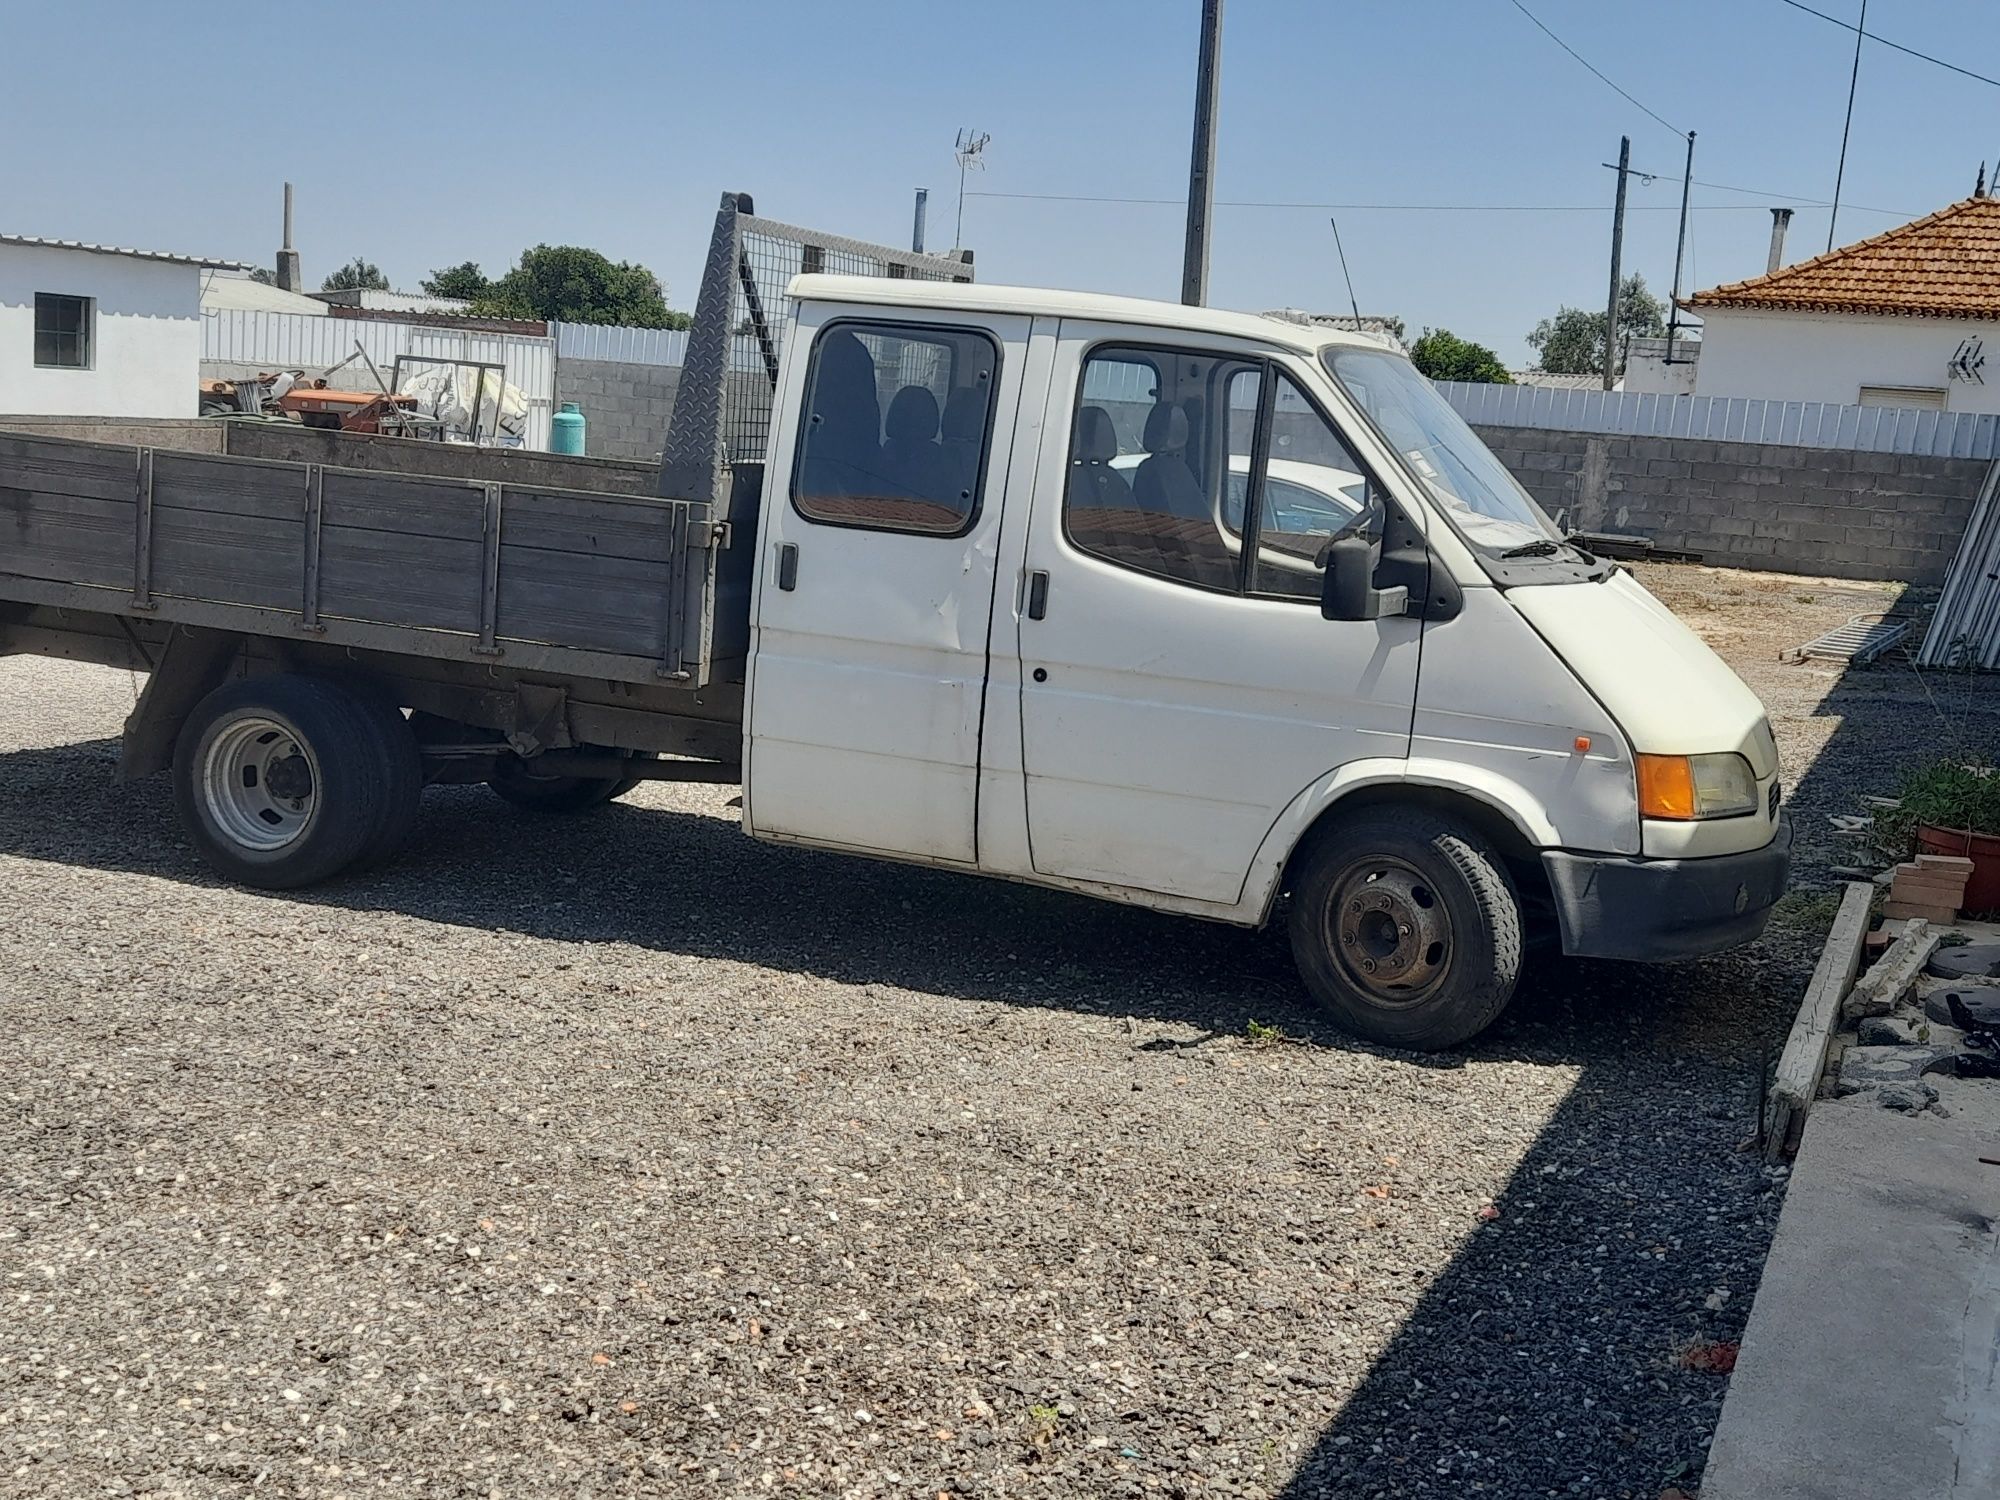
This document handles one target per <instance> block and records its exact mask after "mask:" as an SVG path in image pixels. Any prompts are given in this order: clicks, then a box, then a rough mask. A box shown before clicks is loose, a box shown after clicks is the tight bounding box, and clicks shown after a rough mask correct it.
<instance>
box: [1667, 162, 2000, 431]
mask: <svg viewBox="0 0 2000 1500" xmlns="http://www.w3.org/2000/svg"><path fill="white" fill-rule="evenodd" d="M1681 305H1682V306H1683V307H1686V308H1689V309H1691V310H1693V311H1695V312H1698V313H1700V314H1701V317H1702V338H1701V361H1700V364H1699V365H1698V366H1697V367H1696V369H1695V393H1696V394H1697V395H1702V396H1747V397H1762V398H1764V399H1766V400H1778V401H1828V402H1835V403H1838V404H1841V405H1848V406H1853V405H1860V406H1913V407H1929V408H1933V409H1935V410H1938V411H1955V412H2000V198H1989V197H1984V196H1978V197H1972V198H1966V199H1964V200H1962V201H1961V202H1958V203H1954V204H1952V205H1951V206H1950V207H1948V208H1942V209H1939V210H1938V211H1937V212H1936V213H1934V214H1931V215H1929V216H1928V217H1926V218H1922V219H1918V220H1916V221H1915V222H1913V223H1909V224H1905V225H1903V226H1902V227H1901V228H1898V229H1892V230H1890V231H1889V232H1888V233H1886V234H1878V235H1876V236H1875V237H1874V238H1873V239H1867V240H1862V241H1860V242H1859V243H1857V244H1853V245H1846V246H1843V247H1842V248H1840V249H1838V250H1834V251H1831V252H1829V253H1828V254H1826V255H1821V256H1816V257H1814V258H1813V259H1812V260H1804V261H1800V262H1798V263H1797V264H1795V265H1789V266H1781V267H1779V268H1778V269H1777V270H1774V271H1771V272H1769V273H1768V274H1766V275H1763V276H1759V277H1756V278H1754V279H1753V280H1750V281H1736V282H1731V283H1729V284H1728V285H1726V286H1718V287H1714V288H1712V289H1710V290H1709V291H1705V292H1697V293H1695V294H1694V295H1693V296H1692V297H1689V298H1687V299H1686V300H1685V301H1684V302H1683V303H1682V304H1681ZM1989 353H1990V355H1991V356H1992V357H1991V359H1990V360H1989V359H1988V355H1989Z"/></svg>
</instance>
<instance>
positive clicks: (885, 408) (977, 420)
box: [792, 323, 1000, 536]
mask: <svg viewBox="0 0 2000 1500" xmlns="http://www.w3.org/2000/svg"><path fill="white" fill-rule="evenodd" d="M999 364H1000V350H999V347H998V346H997V345H996V344H995V343H994V341H993V339H992V338H991V337H990V336H989V335H987V334H984V333H975V332H969V331H966V330H961V329H955V328H936V327H932V326H929V325H924V324H889V323H835V324H833V325H831V326H830V327H828V328H827V329H826V330H825V331H824V332H822V333H821V334H820V336H819V342H818V343H817V344H816V345H815V346H814V348H813V362H812V372H811V374H810V375H809V376H808V378H807V383H806V398H805V413H804V422H803V424H802V430H801V433H800V437H799V458H798V469H797V472H796V477H795V478H794V481H793V484H792V502H793V504H794V505H796V506H797V507H798V511H799V514H801V515H803V516H804V517H806V519H808V520H811V521H821V522H827V523H831V524H833V525H837V526H865V527H871V528H874V529H876V530H881V531H918V532H929V533H933V534H936V535H943V536H955V535H957V534H958V533H960V532H963V531H964V530H965V529H966V528H967V527H968V526H970V525H971V524H972V520H973V517H974V516H976V515H977V514H978V513H979V488H980V481H981V472H982V470H983V469H984V467H985V462H986V439H987V432H988V429H989V427H990V425H991V423H990V418H991V414H992V410H993V382H994V377H995V374H996V373H997V371H998V368H999Z"/></svg>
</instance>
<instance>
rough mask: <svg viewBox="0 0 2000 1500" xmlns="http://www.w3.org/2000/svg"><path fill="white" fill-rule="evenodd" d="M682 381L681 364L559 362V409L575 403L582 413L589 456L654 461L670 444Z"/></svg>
mask: <svg viewBox="0 0 2000 1500" xmlns="http://www.w3.org/2000/svg"><path fill="white" fill-rule="evenodd" d="M680 382H681V372H680V367H679V366H677V365H640V364H623V363H620V362H618V361H615V360H608V359H564V360H558V361H557V362H556V393H555V400H556V405H557V406H558V407H560V406H561V405H562V403H563V402H565V401H574V402H575V403H576V404H577V407H578V409H579V410H581V411H582V413H583V420H584V430H583V451H584V453H585V454H586V455H587V456H588V457H591V458H623V459H632V460H637V461H639V462H646V463H651V462H657V461H658V459H659V456H660V447H661V445H662V444H663V443H665V442H666V437H667V418H668V416H669V415H670V414H671V413H672V411H673V409H674V392H675V391H676V390H677V389H678V388H679V386H680Z"/></svg>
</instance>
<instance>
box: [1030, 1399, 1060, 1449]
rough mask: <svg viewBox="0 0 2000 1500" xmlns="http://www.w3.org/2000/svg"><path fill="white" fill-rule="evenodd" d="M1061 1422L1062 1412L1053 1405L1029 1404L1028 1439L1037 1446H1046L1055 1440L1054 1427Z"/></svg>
mask: <svg viewBox="0 0 2000 1500" xmlns="http://www.w3.org/2000/svg"><path fill="white" fill-rule="evenodd" d="M1061 1423H1062V1413H1061V1412H1060V1411H1058V1410H1057V1409H1056V1408H1055V1407H1053V1406H1040V1405H1037V1406H1031V1407H1029V1408H1028V1441H1029V1442H1030V1443H1032V1444H1033V1445H1034V1446H1035V1447H1037V1448H1046V1447H1048V1445H1049V1444H1050V1443H1052V1442H1054V1441H1055V1436H1056V1428H1057V1427H1058V1426H1059V1425H1061Z"/></svg>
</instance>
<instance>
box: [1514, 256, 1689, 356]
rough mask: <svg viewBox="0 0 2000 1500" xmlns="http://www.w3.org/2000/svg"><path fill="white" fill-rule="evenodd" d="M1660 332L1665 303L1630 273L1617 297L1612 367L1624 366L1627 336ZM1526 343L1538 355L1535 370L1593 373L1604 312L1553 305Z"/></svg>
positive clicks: (1653, 335) (1601, 351)
mask: <svg viewBox="0 0 2000 1500" xmlns="http://www.w3.org/2000/svg"><path fill="white" fill-rule="evenodd" d="M1666 331H1667V308H1666V304H1665V303H1663V302H1662V301H1660V299H1659V298H1658V297H1655V296H1654V295H1653V294H1652V293H1651V292H1649V291H1647V290H1646V278H1645V277H1643V276H1641V275H1639V274H1638V273H1637V272H1636V271H1635V272H1633V273H1632V275H1630V276H1628V277H1627V278H1626V279H1625V282H1624V285H1623V287H1622V288H1621V289H1620V292H1619V297H1618V369H1619V370H1621V371H1622V370H1623V369H1624V368H1625V341H1626V340H1627V339H1635V338H1637V339H1656V338H1658V337H1660V336H1661V335H1662V334H1664V333H1665V332H1666ZM1528 347H1529V348H1531V349H1533V350H1534V351H1535V352H1536V353H1537V354H1539V355H1540V356H1541V365H1540V367H1539V368H1541V369H1543V370H1546V371H1547V372H1548V373H1549V374H1551V375H1595V374H1597V373H1599V372H1600V371H1601V370H1603V368H1604V312H1603V310H1602V309H1599V310H1598V311H1597V312H1585V311H1584V310H1583V309H1582V308H1580V307H1562V308H1559V309H1557V311H1556V315H1555V316H1554V317H1553V318H1544V319H1542V321H1541V322H1539V323H1537V324H1536V325H1535V328H1534V332H1532V333H1530V334H1529V335H1528Z"/></svg>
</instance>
